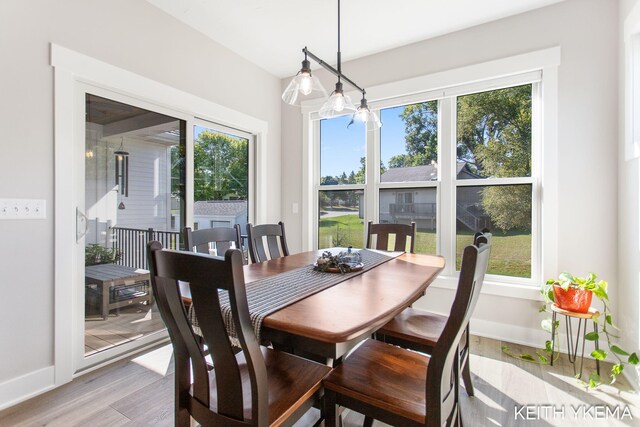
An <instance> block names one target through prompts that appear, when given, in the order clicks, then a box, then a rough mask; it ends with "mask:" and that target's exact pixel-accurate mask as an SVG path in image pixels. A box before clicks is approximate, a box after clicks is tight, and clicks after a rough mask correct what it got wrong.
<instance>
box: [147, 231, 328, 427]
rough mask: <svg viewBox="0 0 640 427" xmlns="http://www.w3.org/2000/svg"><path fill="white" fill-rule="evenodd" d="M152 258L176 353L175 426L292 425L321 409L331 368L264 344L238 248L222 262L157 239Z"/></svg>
mask: <svg viewBox="0 0 640 427" xmlns="http://www.w3.org/2000/svg"><path fill="white" fill-rule="evenodd" d="M148 257H149V266H150V275H151V283H152V286H153V292H154V293H155V295H156V297H157V299H158V309H159V310H160V315H161V316H162V319H163V320H164V322H165V324H166V326H167V330H168V332H169V337H170V338H171V343H172V345H173V351H174V359H175V388H174V393H175V425H176V426H181V427H182V426H184V427H186V426H189V425H190V422H191V417H193V418H194V419H195V421H196V422H198V423H199V424H201V425H204V426H218V425H219V426H260V427H262V426H275V425H290V424H293V422H294V421H295V420H297V419H298V418H299V417H300V416H302V415H303V414H304V413H305V412H306V411H307V410H308V409H309V408H311V406H312V405H314V404H315V405H321V403H322V402H321V397H322V393H323V389H322V378H323V377H324V376H325V375H326V374H327V373H328V372H329V370H330V368H328V367H327V366H324V365H321V364H318V363H315V362H312V361H309V360H306V359H302V358H300V357H297V356H293V355H290V354H287V353H283V352H279V351H276V350H273V349H270V348H266V347H261V346H260V345H259V343H258V341H257V339H256V335H255V332H254V330H253V326H252V324H251V320H250V317H249V310H248V304H247V294H246V288H245V283H244V273H243V269H242V265H243V264H242V254H241V253H240V251H239V250H237V249H230V250H228V251H227V252H225V254H224V259H220V258H216V257H211V256H207V255H203V254H198V253H192V252H184V251H171V250H166V249H162V244H161V243H160V242H157V241H153V242H149V243H148ZM178 281H182V282H186V283H188V284H189V287H190V290H191V296H192V301H193V307H194V309H195V311H196V313H197V314H198V320H199V323H200V328H201V330H202V332H203V336H204V341H205V343H206V346H207V348H208V350H209V352H210V354H211V359H212V361H213V368H212V369H209V367H210V365H209V366H208V363H207V359H206V356H205V352H204V350H203V348H202V347H201V346H200V344H199V342H198V340H197V338H196V337H195V335H194V334H193V332H192V330H191V327H190V325H189V322H188V320H187V313H186V311H185V309H184V306H183V304H182V300H181V296H180V291H179V285H178ZM219 290H222V291H226V292H228V295H229V301H230V303H229V305H230V313H231V314H230V318H231V320H232V322H233V323H234V325H235V330H236V331H237V340H238V342H239V345H240V347H241V349H242V351H240V352H235V351H234V349H233V348H232V345H231V339H230V338H229V336H228V334H227V329H226V326H225V323H224V320H223V319H224V314H223V310H222V308H221V306H220V300H219V297H218V291H219Z"/></svg>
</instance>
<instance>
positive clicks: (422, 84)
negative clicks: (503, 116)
mask: <svg viewBox="0 0 640 427" xmlns="http://www.w3.org/2000/svg"><path fill="white" fill-rule="evenodd" d="M560 57H561V49H560V47H559V46H558V47H552V48H549V49H543V50H539V51H534V52H529V53H525V54H521V55H516V56H511V57H507V58H502V59H497V60H493V61H489V62H484V63H480V64H475V65H470V66H466V67H462V68H457V69H453V70H448V71H443V72H438V73H434V74H428V75H424V76H419V77H415V78H412V79H407V80H403V81H398V82H392V83H387V84H383V85H379V86H374V87H371V88H367V98H369V99H370V100H371V101H370V102H369V105H370V106H371V108H372V109H376V110H379V109H380V108H386V107H391V106H397V105H406V104H408V103H411V102H423V101H426V100H429V99H434V98H440V97H443V96H453V95H462V94H465V93H472V92H477V91H480V90H490V89H497V88H500V87H507V86H514V85H517V84H525V83H530V82H533V81H536V80H539V81H540V84H539V85H534V86H537V87H538V88H539V89H538V90H539V91H540V92H539V95H540V96H539V97H538V98H539V99H540V105H536V104H535V103H534V105H532V108H533V109H534V110H535V111H536V112H537V114H534V116H537V117H539V120H540V121H541V122H542V123H539V124H538V126H536V124H535V123H534V124H533V125H534V126H533V128H534V129H532V157H533V159H534V160H533V163H532V175H533V176H534V177H535V178H506V179H505V180H509V183H513V184H518V183H522V184H525V183H526V184H532V186H533V188H534V190H533V194H532V202H533V206H534V208H532V209H533V212H532V235H533V236H534V238H533V239H532V241H535V242H534V243H533V245H532V266H531V268H532V274H531V275H532V277H531V278H530V279H520V278H515V277H504V276H492V275H489V276H488V277H487V281H486V282H485V285H484V286H483V293H486V294H494V295H500V296H508V297H514V298H524V299H531V300H539V299H540V297H539V293H538V285H539V281H540V280H543V278H544V277H554V276H556V275H557V274H558V268H557V253H558V251H557V242H556V239H555V236H557V228H558V226H557V224H558V213H557V208H556V207H557V200H558V184H557V140H558V125H557V117H558V116H557V114H558V66H559V65H560ZM349 95H351V96H357V95H358V94H357V93H355V92H350V93H349ZM534 98H536V97H534ZM450 99H451V98H445V99H442V100H441V101H440V104H439V108H438V111H439V112H440V111H442V109H443V108H455V106H454V105H453V103H452V102H450V101H447V100H450ZM323 101H324V100H321V99H318V100H311V101H306V102H304V103H303V105H302V120H303V135H302V136H303V153H302V154H303V171H302V172H303V177H302V179H303V190H302V193H303V205H302V215H303V216H302V218H303V242H302V244H303V248H304V249H307V250H311V249H313V248H315V247H316V245H317V238H315V237H314V235H316V234H317V232H316V230H317V224H315V223H316V222H317V200H316V199H317V197H316V195H317V191H318V188H319V170H318V166H317V163H318V161H317V159H318V158H319V157H318V156H319V154H320V150H319V138H318V136H319V135H318V134H317V132H318V130H317V129H318V128H319V126H317V125H316V124H315V123H317V111H318V110H319V108H320V106H321V104H322V102H323ZM449 116H450V117H455V116H454V115H453V114H450V115H449ZM453 122H455V120H453ZM439 124H440V126H441V128H440V129H439V130H438V132H439V135H441V136H442V137H441V138H439V140H445V138H447V137H450V135H445V133H449V132H455V123H442V120H439ZM375 135H379V132H375ZM542 141H544V146H543V144H542ZM443 145H447V144H443ZM371 146H373V147H371ZM450 149H451V147H443V146H440V147H439V151H440V153H439V154H440V158H452V157H451V156H450V153H443V152H442V151H443V150H450ZM379 150H380V148H379V140H375V141H374V143H373V144H371V143H368V144H367V156H368V158H373V161H374V162H377V163H374V164H376V165H377V164H378V163H379ZM447 154H449V155H448V156H447ZM443 155H444V156H445V157H443ZM368 163H369V162H368ZM367 169H369V168H367ZM375 169H377V168H375ZM447 169H449V170H448V171H447ZM440 173H441V174H448V175H449V174H451V173H453V170H452V169H451V167H448V166H447V165H444V164H443V165H441V170H440ZM371 175H374V174H373V173H370V172H369V171H367V178H368V179H370V177H371ZM373 178H374V183H375V185H373V186H371V187H374V188H375V189H376V191H375V193H376V194H377V192H378V190H379V189H380V188H391V187H393V188H401V187H405V186H406V187H409V186H412V187H415V186H416V185H415V184H414V183H406V184H405V183H402V186H400V185H396V184H394V183H384V184H381V183H380V180H379V176H377V177H376V176H374V177H373ZM538 180H539V181H538ZM469 181H470V182H469V183H466V182H465V183H464V184H460V182H457V183H456V182H455V181H453V180H451V181H450V180H445V181H443V182H442V186H441V187H440V188H439V191H438V201H439V203H441V205H442V204H444V203H447V204H448V205H451V202H452V200H449V199H447V200H444V198H450V197H452V195H453V193H454V192H455V187H456V185H454V184H457V185H473V184H474V182H473V181H481V182H482V183H483V185H486V184H488V183H490V181H488V180H469ZM449 182H450V183H451V184H450V185H451V188H443V187H446V186H448V185H449V184H447V183H449ZM496 183H497V182H496ZM500 183H506V181H504V180H503V179H500ZM398 184H400V183H398ZM424 184H426V183H424ZM430 184H432V183H430ZM476 185H478V184H477V183H476ZM543 185H544V191H542V186H543ZM424 186H426V185H424ZM332 187H333V186H332ZM338 187H340V189H346V187H345V186H338ZM322 189H325V186H323V187H322ZM369 199H371V197H369ZM365 203H366V205H367V208H368V209H365V219H367V218H369V217H377V215H378V206H377V198H375V195H374V200H368V201H366V202H365ZM371 209H373V211H372V210H371ZM448 216H450V215H447V216H443V215H439V217H438V230H437V233H438V235H439V236H441V235H443V233H446V234H447V235H448V234H450V232H451V230H454V229H455V221H453V220H452V219H451V218H447V217H448ZM534 233H535V234H534ZM442 240H443V241H442V242H437V247H438V248H439V253H442V254H445V253H446V254H449V257H450V258H449V259H455V258H453V257H452V254H454V252H455V248H451V247H448V246H451V242H452V240H451V239H442ZM453 241H455V240H453ZM445 246H447V247H445ZM448 264H451V262H450V263H448ZM452 268H453V269H455V265H454V266H451V265H448V266H447V269H446V270H445V272H444V274H443V275H441V276H440V277H439V278H438V279H437V280H436V282H435V283H434V286H436V287H444V288H450V287H451V286H454V287H455V285H456V284H457V278H456V277H455V274H452V272H451V270H452ZM496 279H499V281H496Z"/></svg>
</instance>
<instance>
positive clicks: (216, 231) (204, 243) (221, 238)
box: [184, 224, 242, 256]
mask: <svg viewBox="0 0 640 427" xmlns="http://www.w3.org/2000/svg"><path fill="white" fill-rule="evenodd" d="M184 241H185V247H186V249H187V250H188V251H195V252H198V253H203V254H209V249H210V247H211V244H214V245H215V248H216V252H217V255H218V256H224V253H225V252H226V251H227V250H228V249H231V248H232V246H235V247H236V249H240V250H242V242H241V237H240V225H239V224H236V225H234V226H233V227H215V228H203V229H201V230H191V227H185V229H184ZM232 243H233V245H232Z"/></svg>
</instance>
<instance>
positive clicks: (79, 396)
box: [0, 337, 640, 427]
mask: <svg viewBox="0 0 640 427" xmlns="http://www.w3.org/2000/svg"><path fill="white" fill-rule="evenodd" d="M501 345H502V342H500V341H495V340H490V339H486V338H478V337H473V338H472V344H471V350H472V356H471V362H470V363H471V370H472V375H473V382H474V385H475V389H476V395H475V397H473V398H469V397H467V396H466V394H465V392H464V391H462V392H461V400H462V402H461V407H462V415H463V420H464V424H465V426H466V427H475V426H478V427H484V426H527V427H529V426H543V427H547V426H562V427H564V426H603V427H604V426H607V427H609V426H638V425H640V397H639V396H638V395H637V394H635V393H633V392H632V391H631V390H630V387H629V384H628V383H627V382H626V380H625V379H624V378H622V377H620V378H619V380H618V382H617V383H616V386H615V387H614V386H603V387H601V389H600V390H597V391H587V390H585V389H584V388H582V387H580V386H578V384H577V383H576V380H575V379H574V378H573V370H572V367H571V365H570V364H569V363H568V362H567V360H566V356H562V357H561V359H560V360H559V363H556V365H555V366H553V367H550V366H540V365H536V364H532V363H526V362H521V361H519V360H515V359H513V358H511V357H509V356H507V355H505V354H503V353H502V351H501ZM511 348H512V350H514V351H516V352H517V351H526V352H531V349H527V348H524V347H523V348H522V349H520V348H519V347H518V346H515V345H511ZM591 367H592V365H587V366H586V367H585V368H591ZM606 368H607V367H606V366H605V369H606ZM627 369H629V367H627ZM522 405H555V409H556V411H560V410H561V408H564V411H565V414H564V418H561V417H560V416H556V417H555V418H554V416H553V414H552V413H550V412H548V413H547V414H545V412H544V411H545V410H544V409H535V408H540V406H538V407H536V406H532V408H534V410H536V411H537V413H538V414H539V415H540V417H541V419H534V420H522V419H515V409H516V408H520V407H521V406H522ZM594 405H595V406H594ZM602 405H608V407H609V408H610V410H611V411H613V410H615V408H616V407H619V408H620V411H621V412H620V414H622V411H623V409H624V408H625V407H628V408H629V410H630V412H631V416H632V417H633V419H630V418H629V417H624V419H620V420H618V419H612V418H609V419H596V417H598V412H597V411H600V409H591V410H590V409H589V408H597V407H602ZM574 409H576V410H579V411H583V410H584V409H586V410H587V414H586V415H585V414H584V413H583V412H579V413H578V415H577V416H574V412H573V411H574ZM589 411H591V412H589ZM602 411H603V412H602V415H606V414H605V412H604V409H602ZM590 414H591V415H590ZM316 416H317V415H316V414H315V413H313V414H308V416H306V417H305V418H303V419H302V420H300V422H299V423H298V424H297V427H303V426H308V425H311V424H312V423H313V420H314V419H315V417H316ZM344 421H345V423H344V424H345V427H353V426H357V425H361V422H362V415H360V414H357V413H354V412H347V413H346V414H345V417H344ZM43 425H47V426H144V425H148V426H171V425H173V363H172V355H171V347H170V346H168V345H166V346H163V347H161V348H158V349H156V350H154V351H152V352H149V353H146V354H144V355H141V356H138V357H135V358H134V359H132V360H130V361H122V362H117V363H115V364H113V365H112V366H109V367H106V368H102V369H100V370H97V371H94V372H91V373H88V374H86V375H83V376H81V377H79V378H77V379H76V380H74V381H73V382H71V383H70V384H67V385H64V386H62V387H59V388H57V389H55V390H53V391H51V392H48V393H45V394H43V395H41V396H38V397H36V398H34V399H31V400H30V401H27V402H24V403H22V404H19V405H16V406H14V407H12V408H9V409H6V410H5V411H2V412H0V426H2V427H4V426H43ZM374 426H384V424H381V423H378V422H376V423H374Z"/></svg>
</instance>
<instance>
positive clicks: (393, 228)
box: [367, 221, 416, 253]
mask: <svg viewBox="0 0 640 427" xmlns="http://www.w3.org/2000/svg"><path fill="white" fill-rule="evenodd" d="M391 235H393V236H395V243H394V245H393V250H394V251H406V250H407V238H408V237H409V238H411V243H410V246H409V252H411V253H413V252H414V250H415V240H416V223H415V222H412V223H411V224H410V225H407V224H374V223H373V221H369V223H368V227H367V248H369V249H378V250H382V251H386V250H388V249H389V236H391ZM373 236H376V244H375V247H373V246H372V245H373Z"/></svg>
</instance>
